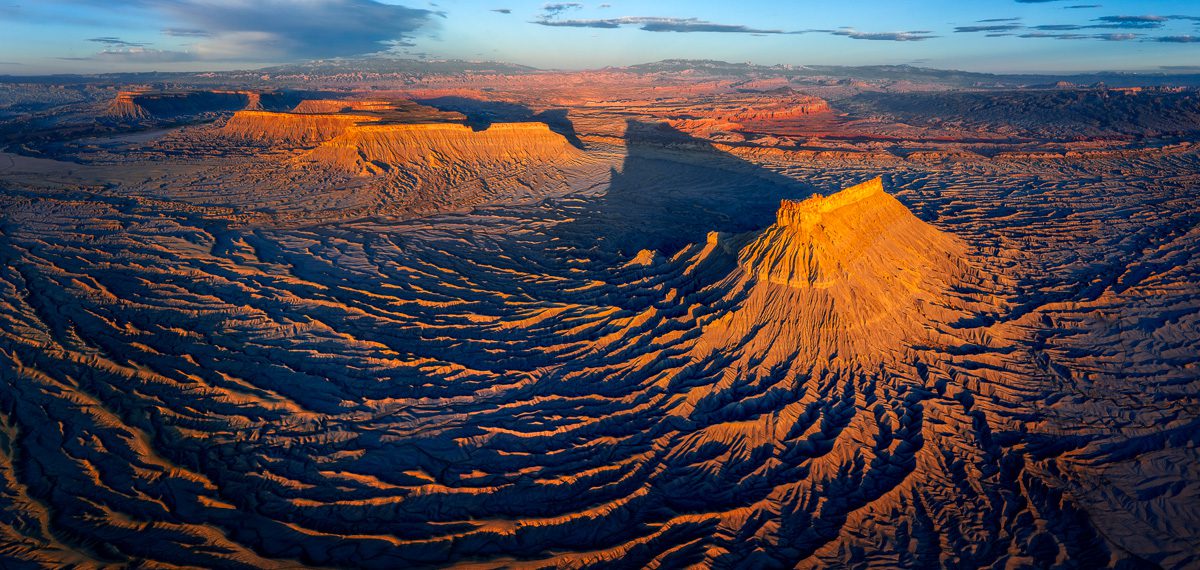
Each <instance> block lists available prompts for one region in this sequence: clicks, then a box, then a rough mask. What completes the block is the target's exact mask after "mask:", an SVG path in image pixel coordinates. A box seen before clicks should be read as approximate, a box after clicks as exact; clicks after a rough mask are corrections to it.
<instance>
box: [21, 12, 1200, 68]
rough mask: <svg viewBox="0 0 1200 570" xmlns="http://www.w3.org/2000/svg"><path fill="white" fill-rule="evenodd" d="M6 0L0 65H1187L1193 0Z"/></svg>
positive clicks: (1195, 33)
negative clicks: (354, 60)
mask: <svg viewBox="0 0 1200 570" xmlns="http://www.w3.org/2000/svg"><path fill="white" fill-rule="evenodd" d="M9 1H10V2H15V3H14V4H9V5H7V6H5V7H0V38H4V39H3V40H0V73H13V74H32V73H62V72H68V73H69V72H105V71H139V70H202V69H234V68H252V67H257V66H261V65H268V64H273V63H282V62H289V61H299V60H304V59H318V58H329V57H350V56H357V55H363V54H368V53H374V52H380V51H388V52H390V53H395V54H399V55H404V56H418V57H431V58H458V59H489V60H498V61H508V62H514V63H522V64H526V65H533V66H537V67H543V68H570V69H578V68H593V67H602V66H606V65H628V64H633V63H641V62H647V61H656V60H660V59H667V58H704V59H722V60H726V61H752V62H755V63H760V64H776V63H789V64H831V65H870V64H902V63H907V64H914V65H921V66H928V67H938V68H953V69H964V70H971V71H993V72H1073V71H1094V70H1136V71H1156V70H1162V69H1181V68H1185V67H1188V66H1200V2H1197V1H1192V0H1119V1H1114V0H973V1H969V2H968V1H964V0H957V1H952V0H913V1H899V0H793V1H787V2H767V1H758V0H738V1H724V2H716V1H705V0H690V1H685V0H660V1H621V0H606V1H604V2H551V3H547V2H541V1H537V2H533V1H508V0H436V2H398V1H392V0H378V1H377V0H124V1H120V0H116V1H114V0H9ZM1196 70H1200V68H1196Z"/></svg>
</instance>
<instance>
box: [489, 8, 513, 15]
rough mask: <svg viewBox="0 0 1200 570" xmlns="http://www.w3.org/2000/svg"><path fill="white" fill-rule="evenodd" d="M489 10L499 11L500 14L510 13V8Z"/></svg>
mask: <svg viewBox="0 0 1200 570" xmlns="http://www.w3.org/2000/svg"><path fill="white" fill-rule="evenodd" d="M491 11H492V12H499V13H501V14H512V8H492V10H491Z"/></svg>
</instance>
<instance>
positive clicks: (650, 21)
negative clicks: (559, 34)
mask: <svg viewBox="0 0 1200 570" xmlns="http://www.w3.org/2000/svg"><path fill="white" fill-rule="evenodd" d="M534 23H535V24H541V25H543V26H555V27H565V28H601V29H613V28H620V27H622V26H638V27H639V28H640V29H642V30H645V31H647V32H714V33H737V34H784V33H788V32H784V31H783V30H764V29H760V28H752V27H749V26H742V25H738V24H718V23H715V22H709V21H705V20H700V19H698V18H663V17H655V16H626V17H622V18H603V19H593V20H554V19H547V18H543V19H540V20H535V21H534Z"/></svg>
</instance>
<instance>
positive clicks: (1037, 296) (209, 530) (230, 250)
mask: <svg viewBox="0 0 1200 570" xmlns="http://www.w3.org/2000/svg"><path fill="white" fill-rule="evenodd" d="M1197 83H1198V81H1197V77H1196V76H1145V77H1136V76H1124V75H1115V76H1107V77H1091V76H1081V77H1068V78H1047V77H1039V76H1028V77H1025V76H992V75H982V74H967V73H959V72H938V71H935V70H926V69H918V68H908V67H903V66H902V67H875V68H801V67H795V68H793V67H783V66H776V67H756V66H749V65H741V64H726V63H723V62H708V61H666V62H659V63H656V64H647V65H643V66H634V67H629V68H607V69H603V70H597V71H586V72H570V73H567V72H542V71H538V70H533V69H530V68H522V67H519V66H510V65H504V64H478V63H462V62H431V63H423V64H417V63H411V62H409V63H393V64H388V63H386V62H384V63H381V62H379V61H377V60H375V61H367V62H318V63H314V64H308V65H305V66H287V67H279V68H271V69H267V70H261V71H256V72H253V73H250V72H247V73H238V72H229V73H218V74H139V75H137V76H121V75H111V76H91V77H74V78H72V77H58V78H45V79H37V80H34V79H28V78H26V79H17V78H7V79H4V80H3V81H2V82H0V144H2V145H3V146H4V151H3V152H2V153H0V258H2V259H3V263H2V264H0V566H2V567H5V568H59V567H76V568H97V567H135V568H176V567H207V568H295V567H299V566H316V567H364V568H425V567H430V568H433V567H448V566H458V567H468V568H545V567H567V568H641V567H646V568H679V567H687V566H696V567H713V568H821V567H854V568H868V567H872V568H884V567H950V568H996V569H1001V568H1024V567H1032V568H1130V569H1132V568H1180V569H1182V568H1197V567H1200V193H1198V188H1200V92H1198V91H1197V88H1196V85H1197Z"/></svg>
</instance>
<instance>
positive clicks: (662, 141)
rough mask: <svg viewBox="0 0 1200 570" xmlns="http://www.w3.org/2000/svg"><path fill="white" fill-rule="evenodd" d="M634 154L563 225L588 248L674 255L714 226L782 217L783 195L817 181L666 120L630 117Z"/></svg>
mask: <svg viewBox="0 0 1200 570" xmlns="http://www.w3.org/2000/svg"><path fill="white" fill-rule="evenodd" d="M625 140H626V144H627V154H626V157H625V162H624V164H623V165H622V167H621V170H620V171H617V170H615V169H614V170H613V171H612V180H611V183H610V186H609V188H608V191H607V192H606V193H605V194H603V195H600V196H597V197H596V198H594V199H591V200H588V201H586V202H580V203H577V204H568V205H566V206H565V207H566V208H567V209H569V210H570V211H569V212H568V215H569V216H570V217H571V218H572V221H570V222H567V223H564V224H560V225H559V226H558V228H557V229H556V230H555V231H556V234H557V237H558V238H559V239H561V240H563V241H564V242H566V243H568V244H570V245H572V246H574V247H579V248H583V249H592V248H602V249H608V250H612V251H617V252H620V253H623V254H634V253H636V252H637V251H639V250H641V249H652V250H658V251H660V252H663V253H664V254H668V255H670V254H673V253H675V252H676V251H678V250H679V249H681V248H683V247H685V246H687V245H688V244H692V243H696V242H700V241H704V239H705V237H706V236H707V234H708V232H710V231H718V232H730V233H740V232H747V231H752V230H759V229H762V228H764V227H766V226H769V225H771V224H772V223H774V222H775V212H776V210H778V208H779V201H780V200H781V199H783V198H790V199H799V198H805V197H807V196H809V195H811V194H812V193H813V189H812V187H810V186H808V185H806V184H803V183H801V182H797V181H796V180H794V179H791V178H788V177H786V176H783V175H781V174H778V173H775V172H772V171H770V170H767V169H765V168H763V167H761V166H759V165H756V164H753V163H751V162H748V161H746V160H743V159H741V158H738V157H736V156H733V155H730V154H729V153H726V152H724V151H721V150H718V149H716V148H714V147H713V145H712V143H710V142H708V141H705V140H701V139H697V138H695V137H692V136H690V135H688V134H686V133H683V132H680V131H678V130H676V129H674V128H672V127H670V126H668V125H665V124H657V123H656V124H647V123H642V122H639V121H634V120H630V121H628V122H627V125H626V133H625Z"/></svg>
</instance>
